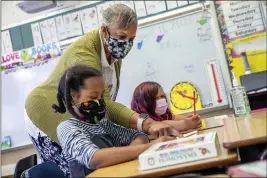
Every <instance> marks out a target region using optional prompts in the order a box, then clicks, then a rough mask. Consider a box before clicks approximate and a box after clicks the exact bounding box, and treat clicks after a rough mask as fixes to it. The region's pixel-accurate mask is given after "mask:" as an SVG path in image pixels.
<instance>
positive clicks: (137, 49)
mask: <svg viewBox="0 0 267 178" xmlns="http://www.w3.org/2000/svg"><path fill="white" fill-rule="evenodd" d="M201 16H202V13H201V12H195V13H193V14H187V15H185V16H180V17H175V18H173V19H168V20H166V21H160V22H156V23H153V24H149V25H146V26H143V27H140V28H139V29H138V30H137V35H136V39H135V41H134V46H133V49H132V50H131V51H130V53H129V54H128V55H127V57H126V58H125V59H123V62H122V69H121V76H120V79H121V80H120V89H119V93H118V96H117V101H118V102H120V103H122V104H124V105H126V106H128V107H130V103H131V99H132V95H133V92H134V89H135V88H136V87H137V86H138V85H139V84H140V83H142V82H144V81H156V82H158V83H160V84H161V85H162V87H163V89H164V91H165V93H166V94H167V96H168V97H169V96H170V91H171V89H172V87H173V86H174V85H175V84H176V83H178V82H180V81H189V82H191V83H193V84H194V85H195V86H196V87H197V89H198V91H199V93H200V96H201V101H202V104H204V105H208V104H209V103H213V105H212V106H211V107H209V108H207V109H209V110H210V109H215V110H216V108H217V109H219V108H222V106H224V107H226V106H228V97H227V92H226V89H225V85H224V83H223V81H224V80H223V76H222V73H221V70H220V63H219V62H218V61H219V59H218V57H219V56H218V53H219V52H218V50H217V49H216V47H215V46H216V45H215V43H214V40H213V36H212V28H211V25H210V24H211V23H210V21H211V20H210V19H209V20H207V22H206V23H200V21H199V20H200V19H201ZM157 40H158V42H157ZM212 61H216V70H217V74H218V78H219V79H220V82H221V85H220V87H219V89H220V95H221V97H222V98H223V102H221V103H216V97H217V96H216V93H215V92H216V91H215V88H214V82H213V80H212V78H211V76H210V69H209V68H208V65H209V63H210V62H212ZM225 62H226V61H225ZM219 79H218V80H219ZM205 109H206V108H205ZM205 109H202V110H205Z"/></svg>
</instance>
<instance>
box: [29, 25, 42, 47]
mask: <svg viewBox="0 0 267 178" xmlns="http://www.w3.org/2000/svg"><path fill="white" fill-rule="evenodd" d="M31 29H32V37H33V43H34V46H39V45H42V44H43V39H42V34H41V29H40V26H39V23H33V24H31Z"/></svg>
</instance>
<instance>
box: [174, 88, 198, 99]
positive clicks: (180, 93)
mask: <svg viewBox="0 0 267 178" xmlns="http://www.w3.org/2000/svg"><path fill="white" fill-rule="evenodd" d="M176 92H177V93H178V94H179V95H181V96H182V97H183V98H188V99H190V100H195V98H194V97H191V96H186V95H185V94H184V93H183V92H181V91H178V90H176Z"/></svg>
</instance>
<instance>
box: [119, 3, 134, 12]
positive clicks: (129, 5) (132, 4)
mask: <svg viewBox="0 0 267 178" xmlns="http://www.w3.org/2000/svg"><path fill="white" fill-rule="evenodd" d="M115 4H125V5H126V6H128V7H130V8H131V9H133V10H134V1H115Z"/></svg>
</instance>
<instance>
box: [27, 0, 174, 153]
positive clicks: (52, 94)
mask: <svg viewBox="0 0 267 178" xmlns="http://www.w3.org/2000/svg"><path fill="white" fill-rule="evenodd" d="M137 25H138V24H137V16H136V14H135V12H134V11H133V10H132V9H131V8H129V7H127V6H126V5H123V4H115V5H112V6H110V7H109V8H107V9H106V10H105V11H103V24H102V26H101V28H100V29H98V30H94V31H91V32H89V33H87V34H85V35H84V36H83V37H81V38H80V39H78V40H77V41H75V42H74V43H72V44H71V45H70V46H69V47H68V49H66V51H64V53H63V55H62V57H61V59H60V60H59V62H58V64H57V65H56V67H55V69H54V71H53V72H52V73H51V74H50V76H49V77H48V79H47V80H46V81H45V82H44V83H42V84H41V85H40V86H38V87H36V88H35V89H34V90H32V91H31V93H30V94H29V96H28V98H27V99H26V103H25V110H26V127H27V129H28V132H29V134H30V136H31V139H32V140H33V142H34V143H35V146H36V147H37V148H38V147H39V150H38V151H39V152H40V151H41V152H42V151H43V150H45V149H47V151H48V152H51V148H50V146H47V145H49V142H50V141H51V144H52V145H51V147H52V146H53V144H54V145H55V144H57V143H58V139H57V134H56V129H57V126H58V125H59V124H60V123H61V122H62V121H63V120H66V119H69V118H71V116H70V114H69V113H68V114H64V115H62V114H57V113H55V112H53V109H52V105H53V104H54V103H57V96H56V94H57V85H58V83H59V80H60V78H61V76H62V75H63V73H64V71H65V70H66V69H68V68H70V67H71V66H74V65H86V66H90V67H94V68H96V69H98V70H99V71H101V72H102V75H103V77H104V80H105V84H106V88H105V89H106V90H105V94H104V99H105V102H106V105H107V114H108V119H110V120H112V121H113V122H115V123H117V124H119V125H122V126H125V127H130V128H134V129H138V130H143V131H144V132H145V133H147V134H151V135H157V137H158V136H162V135H171V134H173V135H177V134H178V133H177V131H175V130H174V129H173V128H172V127H170V126H168V125H166V124H163V123H161V122H157V121H154V120H152V119H150V118H145V117H143V115H139V114H138V113H136V112H134V111H132V110H131V109H129V108H127V107H126V106H124V105H122V104H119V103H117V102H115V99H116V95H117V93H118V90H119V82H120V81H119V79H120V68H121V62H122V59H123V58H124V57H125V56H126V55H127V54H128V53H129V51H130V50H131V48H132V46H133V41H134V38H135V35H136V30H137ZM144 57H145V56H144ZM129 80H131V79H130V78H129ZM52 149H53V148H52ZM43 154H46V153H43Z"/></svg>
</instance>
